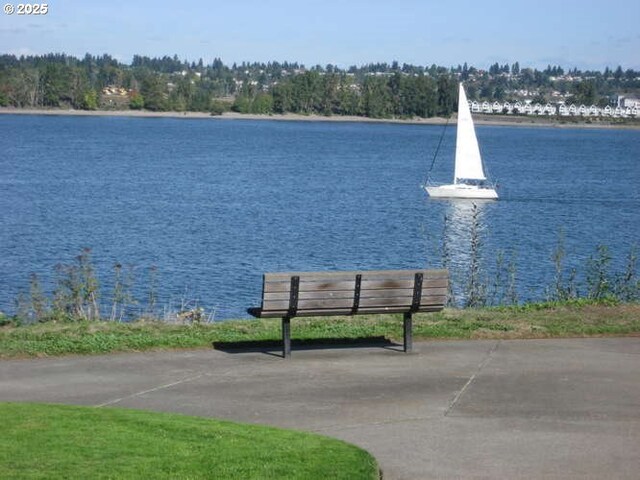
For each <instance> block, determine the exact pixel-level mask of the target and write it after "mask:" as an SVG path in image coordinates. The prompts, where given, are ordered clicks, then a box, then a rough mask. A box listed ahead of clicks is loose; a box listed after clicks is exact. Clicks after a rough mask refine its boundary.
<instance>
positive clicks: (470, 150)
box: [453, 83, 486, 183]
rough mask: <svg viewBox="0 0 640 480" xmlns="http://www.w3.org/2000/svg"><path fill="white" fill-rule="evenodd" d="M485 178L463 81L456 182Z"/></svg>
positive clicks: (460, 97) (459, 109) (459, 103)
mask: <svg viewBox="0 0 640 480" xmlns="http://www.w3.org/2000/svg"><path fill="white" fill-rule="evenodd" d="M463 178H465V179H469V180H485V179H486V177H485V175H484V171H483V170H482V158H481V157H480V149H479V148H478V139H477V138H476V132H475V129H474V127H473V119H472V118H471V112H470V111H469V102H467V95H466V94H465V92H464V88H463V87H462V83H461V84H460V93H459V96H458V131H457V134H456V163H455V172H454V180H453V181H454V183H458V180H459V179H463Z"/></svg>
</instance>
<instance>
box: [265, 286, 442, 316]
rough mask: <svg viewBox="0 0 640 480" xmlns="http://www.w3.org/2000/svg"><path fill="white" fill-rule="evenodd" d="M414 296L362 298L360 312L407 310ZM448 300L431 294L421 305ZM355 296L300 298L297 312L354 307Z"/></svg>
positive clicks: (271, 305)
mask: <svg viewBox="0 0 640 480" xmlns="http://www.w3.org/2000/svg"><path fill="white" fill-rule="evenodd" d="M412 301H413V297H392V298H384V297H382V298H381V297H372V298H362V297H361V298H360V303H359V307H358V312H360V310H362V309H363V308H364V307H384V306H392V307H404V308H405V310H406V309H409V308H410V307H411V303H412ZM445 301H446V292H444V293H443V294H441V295H430V296H424V297H422V300H421V302H420V304H421V305H434V304H444V302H445ZM352 307H353V298H325V299H310V300H298V308H297V312H300V311H303V310H315V309H332V308H352ZM288 308H289V300H269V301H265V302H264V303H263V305H262V310H263V311H270V310H287V309H288ZM296 315H297V314H296Z"/></svg>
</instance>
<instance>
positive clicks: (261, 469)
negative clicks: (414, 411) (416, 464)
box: [0, 403, 378, 479]
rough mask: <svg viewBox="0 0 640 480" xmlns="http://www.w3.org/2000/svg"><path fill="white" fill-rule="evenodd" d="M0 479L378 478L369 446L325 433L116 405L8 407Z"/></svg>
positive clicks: (4, 407) (1, 408)
mask: <svg viewBox="0 0 640 480" xmlns="http://www.w3.org/2000/svg"><path fill="white" fill-rule="evenodd" d="M0 417H1V418H3V426H2V431H3V433H2V435H1V436H0V478H4V479H13V478H15V479H17V478H20V479H39V478H41V479H45V478H46V479H58V478H60V479H62V478H65V479H69V478H95V479H101V478H131V479H136V478H144V479H147V478H153V479H163V478H170V479H187V478H188V479H196V478H220V479H239V478H241V479H272V478H283V479H325V478H337V479H340V478H342V479H374V478H378V468H377V465H376V462H375V460H374V459H373V457H371V455H369V454H368V453H367V452H365V451H364V450H361V449H360V448H358V447H355V446H353V445H349V444H347V443H344V442H341V441H339V440H334V439H331V438H327V437H322V436H319V435H314V434H309V433H302V432H294V431H291V430H282V429H277V428H271V427H262V426H253V425H242V424H237V423H232V422H224V421H219V420H212V419H205V418H197V417H188V416H183V415H175V414H159V413H152V412H143V411H136V410H124V409H116V408H101V409H98V408H91V407H69V406H62V405H43V404H14V403H4V404H0Z"/></svg>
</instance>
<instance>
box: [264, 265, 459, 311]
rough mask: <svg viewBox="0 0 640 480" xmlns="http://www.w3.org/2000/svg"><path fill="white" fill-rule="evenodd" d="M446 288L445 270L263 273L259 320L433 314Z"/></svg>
mask: <svg viewBox="0 0 640 480" xmlns="http://www.w3.org/2000/svg"><path fill="white" fill-rule="evenodd" d="M448 285H449V275H448V273H447V271H446V270H379V271H354V272H284V273H266V274H265V275H264V277H263V286H262V308H261V315H260V316H262V317H285V316H289V317H303V316H314V315H356V314H364V313H404V312H433V311H438V310H442V308H443V307H444V305H445V303H446V300H447V293H448Z"/></svg>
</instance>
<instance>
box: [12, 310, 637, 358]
mask: <svg viewBox="0 0 640 480" xmlns="http://www.w3.org/2000/svg"><path fill="white" fill-rule="evenodd" d="M291 332H292V338H294V339H303V340H310V339H318V340H321V339H357V338H374V337H387V338H391V339H394V340H401V338H402V321H401V316H399V315H361V316H355V317H325V318H296V319H294V320H293V321H292V328H291ZM638 333H640V304H619V305H603V304H590V303H585V302H578V303H576V302H574V303H564V304H559V303H547V304H537V305H524V306H522V305H521V306H515V307H493V308H477V309H474V308H468V309H463V310H458V309H446V310H444V311H443V312H440V313H435V314H420V315H416V316H415V317H414V338H415V339H433V338H448V339H466V338H549V337H571V336H599V335H628V334H638ZM280 338H281V333H280V321H279V320H278V319H275V320H246V321H245V320H234V321H225V322H218V323H213V324H191V325H169V324H166V323H162V322H150V321H140V322H133V323H118V322H97V321H94V322H88V321H84V322H72V323H54V322H47V323H41V324H35V325H31V326H14V325H5V326H4V327H0V358H12V357H35V356H56V355H65V354H99V353H109V352H123V351H143V350H151V349H180V348H211V346H212V344H213V343H214V342H248V341H265V340H272V341H279V340H280Z"/></svg>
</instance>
